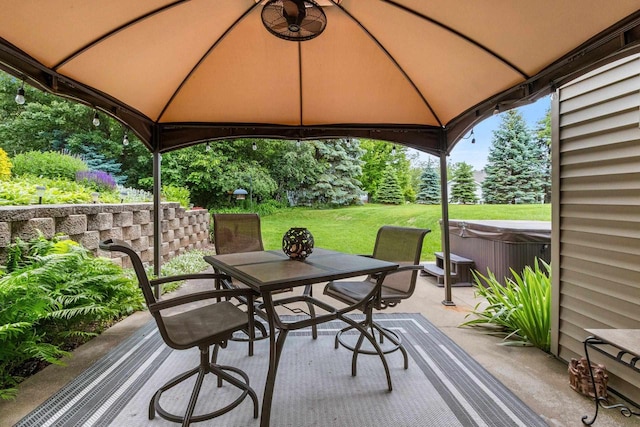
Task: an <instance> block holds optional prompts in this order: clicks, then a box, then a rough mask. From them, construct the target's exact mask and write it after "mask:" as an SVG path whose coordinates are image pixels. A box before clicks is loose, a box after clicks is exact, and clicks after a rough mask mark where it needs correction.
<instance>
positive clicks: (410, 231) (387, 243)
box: [373, 225, 431, 298]
mask: <svg viewBox="0 0 640 427" xmlns="http://www.w3.org/2000/svg"><path fill="white" fill-rule="evenodd" d="M430 231H431V230H428V229H424V228H412V227H396V226H390V225H385V226H383V227H381V228H380V229H379V230H378V236H377V237H376V244H375V247H374V249H373V257H374V258H377V259H381V260H384V261H391V262H397V263H398V264H400V266H401V267H402V266H406V265H418V264H420V254H421V253H422V242H423V241H424V236H426V234H427V233H429V232H430ZM417 278H418V270H410V271H403V272H399V273H394V274H389V275H388V276H387V277H386V278H385V279H384V282H383V283H382V285H383V286H384V287H385V288H390V289H393V290H395V291H398V292H401V293H403V294H405V295H404V297H405V298H408V297H410V296H411V295H412V294H413V291H414V289H415V287H416V280H417Z"/></svg>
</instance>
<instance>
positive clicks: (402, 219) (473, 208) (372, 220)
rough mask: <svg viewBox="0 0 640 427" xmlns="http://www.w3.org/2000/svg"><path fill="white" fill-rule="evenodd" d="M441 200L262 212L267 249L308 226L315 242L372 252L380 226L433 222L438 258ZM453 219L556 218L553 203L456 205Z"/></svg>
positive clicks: (432, 245)
mask: <svg viewBox="0 0 640 427" xmlns="http://www.w3.org/2000/svg"><path fill="white" fill-rule="evenodd" d="M441 214H442V211H441V208H440V205H415V204H407V205H401V206H393V205H378V204H366V205H363V206H351V207H347V208H340V209H326V210H324V209H306V208H293V209H287V210H284V211H280V212H277V213H275V214H273V215H267V216H263V217H261V222H262V238H263V241H264V245H265V249H279V248H281V247H282V236H283V235H284V233H285V232H286V231H287V230H288V229H289V228H291V227H306V228H308V229H309V231H311V233H312V234H313V236H314V239H315V245H316V246H318V247H322V248H326V249H334V250H339V251H342V252H347V253H354V254H370V253H371V252H372V251H373V244H374V242H375V239H376V233H377V231H378V228H380V227H381V226H383V225H400V226H408V227H420V228H428V229H430V230H431V233H429V234H427V236H426V238H425V241H424V245H423V250H422V258H421V259H422V260H425V261H428V260H433V259H434V255H433V253H434V252H436V251H440V250H441V243H440V239H441V231H440V225H439V220H440V218H441V217H442V215H441ZM449 218H450V219H465V220H472V219H477V220H486V219H502V220H529V221H550V220H551V205H548V204H547V205H450V206H449Z"/></svg>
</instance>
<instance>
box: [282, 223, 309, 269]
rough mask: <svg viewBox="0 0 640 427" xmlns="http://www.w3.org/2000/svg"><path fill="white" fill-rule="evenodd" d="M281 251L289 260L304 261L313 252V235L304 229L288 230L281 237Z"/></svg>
mask: <svg viewBox="0 0 640 427" xmlns="http://www.w3.org/2000/svg"><path fill="white" fill-rule="evenodd" d="M282 250H283V251H284V253H285V254H287V255H288V256H289V258H291V259H295V260H298V261H304V259H305V258H307V257H308V256H309V255H310V254H311V252H313V235H312V234H311V233H310V232H309V230H307V229H306V228H302V227H294V228H290V229H289V231H287V232H286V233H284V236H283V237H282Z"/></svg>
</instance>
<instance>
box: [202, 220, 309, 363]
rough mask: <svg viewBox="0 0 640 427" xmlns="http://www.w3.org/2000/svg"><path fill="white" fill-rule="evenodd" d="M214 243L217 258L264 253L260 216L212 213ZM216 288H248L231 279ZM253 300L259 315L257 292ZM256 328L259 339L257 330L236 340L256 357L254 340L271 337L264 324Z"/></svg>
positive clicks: (259, 324) (295, 311)
mask: <svg viewBox="0 0 640 427" xmlns="http://www.w3.org/2000/svg"><path fill="white" fill-rule="evenodd" d="M213 242H214V246H215V248H216V254H217V255H224V254H232V253H242V252H252V251H262V250H264V245H263V244H262V231H261V228H260V216H258V214H255V213H239V214H221V213H214V214H213ZM216 286H217V287H223V288H227V289H234V288H245V289H246V288H248V286H247V285H245V284H244V283H242V282H240V281H238V280H235V281H232V280H231V278H229V279H224V280H220V281H218V282H217V283H216ZM291 291H292V289H291V288H289V289H284V290H282V291H278V292H291ZM304 293H305V295H306V294H310V293H311V289H310V287H307V288H306V289H305V291H304ZM254 299H255V303H256V305H255V306H254V313H258V312H259V311H258V306H259V305H260V304H261V301H260V300H259V294H258V293H257V292H255V293H254ZM307 306H308V308H309V311H310V313H311V315H312V316H315V309H314V307H313V305H311V304H307ZM290 310H291V311H293V312H294V313H296V314H299V312H300V310H299V309H290ZM254 324H255V327H256V329H258V331H259V332H260V335H259V336H256V334H255V331H254V335H253V336H248V338H239V337H234V338H233V339H234V340H237V341H248V342H249V355H250V356H251V355H253V341H256V340H261V339H264V338H268V336H269V335H268V333H267V331H266V329H265V327H264V325H263V324H262V323H261V322H259V321H257V322H255V323H254ZM312 336H313V338H314V339H316V338H317V337H318V332H317V328H316V326H315V325H314V326H313V327H312Z"/></svg>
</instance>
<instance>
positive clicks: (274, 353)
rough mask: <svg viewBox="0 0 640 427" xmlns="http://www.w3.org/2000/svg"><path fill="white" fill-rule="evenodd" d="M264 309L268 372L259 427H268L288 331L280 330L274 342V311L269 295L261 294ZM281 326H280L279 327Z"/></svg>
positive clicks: (275, 314)
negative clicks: (267, 335)
mask: <svg viewBox="0 0 640 427" xmlns="http://www.w3.org/2000/svg"><path fill="white" fill-rule="evenodd" d="M262 298H263V301H264V309H265V311H266V312H267V322H268V323H269V331H270V334H269V371H268V373H267V380H266V382H265V385H264V395H263V396H262V413H261V416H260V427H269V423H270V421H271V420H270V419H271V404H272V402H273V390H274V387H275V383H276V373H277V372H278V364H279V363H280V355H281V354H282V348H283V347H284V341H285V339H286V338H287V335H288V333H289V331H288V330H287V329H284V328H282V327H281V328H280V329H279V332H278V338H277V340H276V316H277V313H276V310H275V307H274V305H273V299H272V297H271V294H270V293H266V294H263V296H262ZM279 326H282V325H279Z"/></svg>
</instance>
